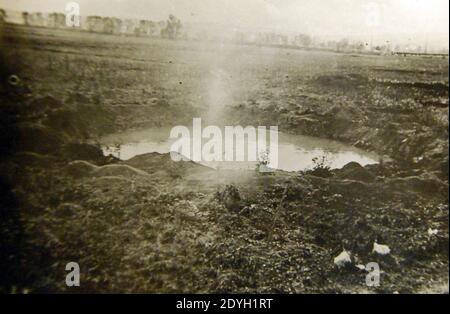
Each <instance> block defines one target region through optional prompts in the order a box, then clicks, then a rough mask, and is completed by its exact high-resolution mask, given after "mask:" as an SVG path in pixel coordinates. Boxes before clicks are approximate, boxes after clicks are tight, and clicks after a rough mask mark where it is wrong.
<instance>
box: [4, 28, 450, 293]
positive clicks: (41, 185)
mask: <svg viewBox="0 0 450 314" xmlns="http://www.w3.org/2000/svg"><path fill="white" fill-rule="evenodd" d="M0 31H1V41H0V46H1V47H0V63H1V64H0V69H1V73H0V74H1V79H2V82H1V83H2V84H1V85H0V92H1V95H0V100H1V103H0V111H1V112H0V119H1V121H0V122H1V123H0V128H1V132H0V136H1V140H2V151H1V159H0V190H1V194H2V198H1V201H0V209H1V213H0V215H1V220H0V221H1V222H0V232H1V234H0V239H1V240H0V241H1V252H2V258H1V262H0V267H1V269H2V275H1V277H0V278H1V282H0V289H1V291H2V292H5V293H11V292H18V293H27V292H34V293H38V292H155V293H164V292H169V293H176V292H194V293H199V292H253V293H255V292H262V293H396V292H398V293H412V292H418V293H429V292H447V293H448V276H449V275H448V247H449V242H448V221H449V220H448V219H449V218H448V210H449V208H448V58H444V59H442V58H432V57H398V56H367V55H348V54H334V53H325V52H314V51H301V50H290V49H281V48H265V47H245V46H229V45H220V44H214V43H201V42H187V41H168V40H158V39H145V38H132V37H116V36H108V35H98V34H91V33H80V32H72V31H61V30H59V31H56V30H49V29H44V28H28V27H23V26H11V25H6V26H2V28H1V29H0ZM11 75H16V76H17V77H18V78H19V81H14V80H13V81H11V79H10V78H11ZM193 117H202V119H204V120H205V121H206V122H207V123H215V124H218V125H278V126H279V128H280V130H281V131H283V132H286V133H291V134H303V135H313V136H318V137H323V138H329V139H334V140H338V141H341V142H344V143H347V144H350V145H355V146H357V147H359V148H362V149H366V150H370V151H374V152H376V153H378V154H379V155H380V156H383V158H381V160H380V163H379V164H376V165H369V166H366V167H362V166H361V165H359V164H357V163H349V164H348V165H346V166H345V167H344V168H342V169H335V170H331V169H328V168H327V167H326V165H322V164H318V165H317V167H315V168H314V169H311V170H308V171H302V172H282V171H277V172H274V173H271V174H261V173H259V172H256V171H231V170H214V169H210V168H207V167H204V166H201V165H198V164H195V163H193V162H182V163H175V162H173V161H172V160H171V158H170V156H169V155H164V154H158V153H149V154H145V155H141V156H136V157H134V158H132V159H130V160H127V161H121V160H118V159H116V158H114V157H112V156H104V155H103V154H102V150H101V149H100V147H99V144H100V142H99V141H100V139H101V138H102V137H103V136H104V135H108V134H114V133H117V132H121V131H127V130H139V129H144V128H146V127H163V126H164V127H167V126H169V127H171V126H174V125H179V124H182V125H190V124H191V123H192V118H193ZM384 157H386V158H384ZM375 241H378V243H382V244H385V245H388V246H389V247H390V249H391V253H390V254H389V255H386V256H380V255H379V254H376V253H374V252H372V251H373V244H374V242H375ZM343 249H345V250H346V251H348V252H350V256H351V259H352V264H350V265H348V267H345V268H342V269H339V268H337V267H336V266H335V264H334V263H333V259H334V258H335V257H336V256H338V255H339V254H340V253H341V252H342V251H343ZM70 261H76V262H77V263H79V265H80V267H81V286H80V287H78V288H69V287H67V286H66V284H65V275H66V271H65V265H66V264H67V263H68V262H70ZM370 262H377V263H379V265H380V267H381V281H380V286H378V287H368V286H367V285H366V275H367V272H366V271H365V270H361V269H359V268H357V267H356V265H366V264H368V263H370Z"/></svg>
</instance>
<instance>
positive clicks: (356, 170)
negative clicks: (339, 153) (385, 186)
mask: <svg viewBox="0 0 450 314" xmlns="http://www.w3.org/2000/svg"><path fill="white" fill-rule="evenodd" d="M336 172H337V176H338V177H339V178H341V179H349V180H355V181H363V182H373V181H374V180H375V175H374V174H372V173H371V172H370V171H369V170H367V169H365V168H364V167H363V166H361V165H360V164H358V163H357V162H351V163H348V164H347V165H345V166H344V167H343V168H342V169H340V170H337V171H336Z"/></svg>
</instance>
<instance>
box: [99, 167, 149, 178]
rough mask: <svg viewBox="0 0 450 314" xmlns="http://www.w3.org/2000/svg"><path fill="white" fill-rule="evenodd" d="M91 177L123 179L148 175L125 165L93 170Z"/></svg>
mask: <svg viewBox="0 0 450 314" xmlns="http://www.w3.org/2000/svg"><path fill="white" fill-rule="evenodd" d="M92 175H93V176H95V177H105V176H113V177H117V176H123V177H136V176H138V177H148V176H149V175H148V173H147V172H145V171H142V170H139V169H136V168H133V167H130V166H127V165H106V166H103V167H98V168H96V169H94V171H93V172H92Z"/></svg>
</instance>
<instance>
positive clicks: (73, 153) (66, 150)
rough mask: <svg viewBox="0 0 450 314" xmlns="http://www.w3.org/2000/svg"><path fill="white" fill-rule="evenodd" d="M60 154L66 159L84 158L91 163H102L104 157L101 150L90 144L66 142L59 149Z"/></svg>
mask: <svg viewBox="0 0 450 314" xmlns="http://www.w3.org/2000/svg"><path fill="white" fill-rule="evenodd" d="M61 155H62V157H63V158H64V159H67V160H86V161H90V162H92V163H102V162H103V161H104V160H105V159H106V158H105V156H103V152H102V150H101V149H100V148H99V147H97V146H95V145H91V144H78V143H69V144H66V145H64V146H63V147H62V149H61Z"/></svg>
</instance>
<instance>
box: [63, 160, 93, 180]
mask: <svg viewBox="0 0 450 314" xmlns="http://www.w3.org/2000/svg"><path fill="white" fill-rule="evenodd" d="M97 168H98V167H97V166H95V165H93V164H91V163H89V162H87V161H84V160H75V161H72V162H70V163H69V164H68V165H67V166H66V167H65V171H66V173H67V174H68V175H69V176H71V177H73V178H82V177H85V176H87V175H89V174H90V173H92V172H93V171H94V170H95V169H97Z"/></svg>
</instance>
